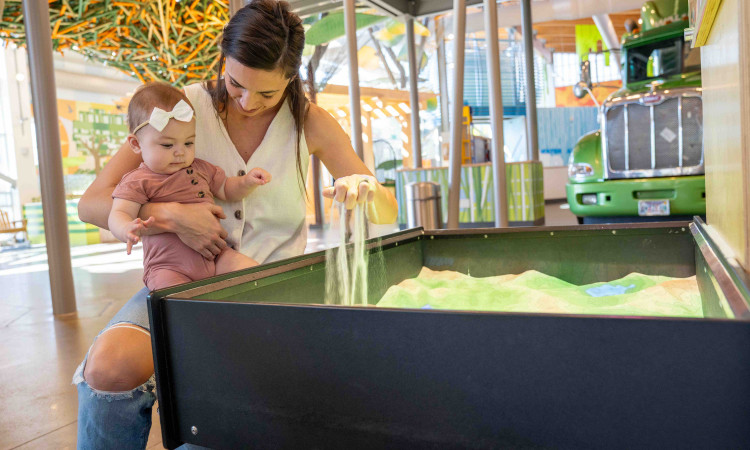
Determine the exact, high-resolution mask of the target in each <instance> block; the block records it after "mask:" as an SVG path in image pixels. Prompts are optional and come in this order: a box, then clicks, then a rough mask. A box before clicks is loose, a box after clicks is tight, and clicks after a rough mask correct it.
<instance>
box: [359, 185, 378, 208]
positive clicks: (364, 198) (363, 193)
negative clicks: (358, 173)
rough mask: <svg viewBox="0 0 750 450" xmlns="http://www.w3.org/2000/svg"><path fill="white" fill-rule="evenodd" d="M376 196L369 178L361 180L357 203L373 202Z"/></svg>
mask: <svg viewBox="0 0 750 450" xmlns="http://www.w3.org/2000/svg"><path fill="white" fill-rule="evenodd" d="M374 196H375V191H374V190H373V186H372V184H371V183H370V182H369V181H368V180H363V181H360V182H359V195H358V196H357V203H364V202H371V201H372V199H373V197H374Z"/></svg>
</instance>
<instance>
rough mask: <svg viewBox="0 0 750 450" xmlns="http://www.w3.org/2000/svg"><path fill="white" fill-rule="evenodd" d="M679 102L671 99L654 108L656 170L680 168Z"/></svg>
mask: <svg viewBox="0 0 750 450" xmlns="http://www.w3.org/2000/svg"><path fill="white" fill-rule="evenodd" d="M678 106H679V100H678V99H676V98H670V99H667V100H665V101H664V103H662V104H661V105H657V106H655V107H654V133H655V134H656V139H655V141H656V168H657V169H666V168H672V167H678V166H679V159H680V127H679V123H678V118H679V116H678Z"/></svg>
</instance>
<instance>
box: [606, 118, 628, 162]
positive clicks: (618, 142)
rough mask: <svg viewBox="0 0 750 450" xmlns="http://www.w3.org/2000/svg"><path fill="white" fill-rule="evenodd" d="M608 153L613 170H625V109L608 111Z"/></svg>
mask: <svg viewBox="0 0 750 450" xmlns="http://www.w3.org/2000/svg"><path fill="white" fill-rule="evenodd" d="M607 152H608V158H609V167H610V168H611V169H612V170H618V171H622V170H625V108H624V107H623V106H615V107H614V108H612V109H610V110H609V111H607Z"/></svg>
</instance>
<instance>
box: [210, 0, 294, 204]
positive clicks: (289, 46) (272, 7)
mask: <svg viewBox="0 0 750 450" xmlns="http://www.w3.org/2000/svg"><path fill="white" fill-rule="evenodd" d="M304 47H305V29H304V28H303V27H302V19H300V18H299V16H298V15H297V14H295V13H293V12H292V11H291V10H290V7H289V3H287V2H284V1H277V0H252V1H251V2H250V3H248V4H247V5H245V6H244V7H242V8H241V9H240V10H239V11H237V12H236V13H235V15H234V16H232V18H231V19H230V20H229V23H227V26H226V27H224V33H223V36H222V37H221V56H220V57H219V63H218V64H217V66H216V67H217V69H216V82H215V83H211V84H207V85H206V89H207V90H208V92H209V93H210V94H211V99H212V101H213V105H214V108H215V109H216V112H217V113H218V114H222V113H224V114H225V115H226V111H227V104H228V100H229V99H228V95H227V88H226V85H225V80H224V77H223V72H224V63H225V62H226V58H227V57H231V58H234V59H236V60H237V62H239V63H240V64H242V65H243V66H246V67H250V68H253V69H259V70H265V71H269V72H270V71H274V70H277V69H281V71H282V72H283V73H284V76H285V77H287V78H289V79H290V80H291V81H290V82H289V85H288V86H287V89H286V93H285V96H286V100H287V101H288V102H289V107H290V109H291V110H292V116H294V125H295V127H296V130H297V141H296V155H297V172H298V173H299V177H300V183H301V185H302V187H303V189H304V186H305V180H304V176H303V172H302V159H301V156H300V140H301V139H302V131H303V128H304V124H305V115H306V113H307V107H308V104H307V98H306V97H305V92H304V90H303V88H302V81H301V80H300V78H299V68H300V65H301V64H302V50H303V49H304ZM304 190H305V191H306V189H304Z"/></svg>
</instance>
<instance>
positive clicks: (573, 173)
mask: <svg viewBox="0 0 750 450" xmlns="http://www.w3.org/2000/svg"><path fill="white" fill-rule="evenodd" d="M593 174H594V169H593V168H592V167H591V164H586V163H571V164H570V165H569V166H568V177H570V178H584V177H589V176H591V175H593Z"/></svg>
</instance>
